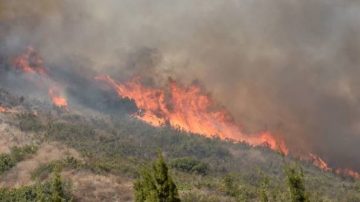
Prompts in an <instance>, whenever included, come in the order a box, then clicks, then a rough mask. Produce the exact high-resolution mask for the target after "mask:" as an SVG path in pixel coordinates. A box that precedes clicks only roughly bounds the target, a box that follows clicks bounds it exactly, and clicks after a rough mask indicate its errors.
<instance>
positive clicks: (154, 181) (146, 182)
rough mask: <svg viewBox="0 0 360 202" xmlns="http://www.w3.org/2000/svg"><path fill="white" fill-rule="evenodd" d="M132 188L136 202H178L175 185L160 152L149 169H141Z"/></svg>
mask: <svg viewBox="0 0 360 202" xmlns="http://www.w3.org/2000/svg"><path fill="white" fill-rule="evenodd" d="M134 189H135V200H136V201H137V202H180V199H179V194H178V190H177V187H176V185H175V183H174V181H173V180H172V178H171V176H170V175H169V171H168V167H167V165H166V163H165V161H164V157H163V156H162V154H161V153H159V156H158V159H157V160H156V161H155V162H154V163H153V165H152V167H151V169H146V168H144V169H143V170H142V171H141V173H140V177H139V178H138V179H137V180H136V182H135V184H134Z"/></svg>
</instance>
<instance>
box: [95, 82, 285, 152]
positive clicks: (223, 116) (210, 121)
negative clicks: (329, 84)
mask: <svg viewBox="0 0 360 202" xmlns="http://www.w3.org/2000/svg"><path fill="white" fill-rule="evenodd" d="M96 79H97V80H101V81H104V82H106V83H107V84H109V85H110V86H111V87H112V88H114V90H116V92H117V93H118V95H119V96H120V97H122V98H128V99H131V100H133V101H134V102H135V104H136V106H137V107H138V108H139V112H138V114H136V115H135V116H136V117H137V118H139V119H140V120H143V121H145V122H146V123H149V124H151V125H153V126H157V127H158V126H162V125H165V124H169V125H170V126H172V127H174V128H179V129H180V130H184V131H186V132H191V133H195V134H200V135H204V136H206V137H219V138H220V139H223V140H232V141H236V142H245V143H247V144H249V145H252V146H260V145H262V146H268V147H269V148H271V149H273V150H279V151H281V152H283V153H285V154H287V153H288V149H287V147H286V146H285V143H284V142H283V141H277V140H276V139H275V137H274V136H273V135H272V134H271V133H270V132H262V133H258V134H245V133H244V132H243V131H242V129H241V127H240V126H239V125H238V124H236V123H235V121H234V120H233V118H232V117H231V115H230V113H229V112H228V111H226V109H224V108H223V107H218V105H217V104H216V103H215V102H214V101H213V99H212V98H211V97H210V96H209V95H208V94H206V93H204V92H203V90H202V89H201V88H200V87H199V86H198V85H195V84H192V85H191V86H188V87H184V86H182V85H180V84H178V83H177V82H176V81H174V80H172V79H170V80H169V82H168V86H167V88H166V89H161V88H153V87H147V86H145V85H143V84H142V83H141V79H140V78H138V77H135V78H133V79H132V80H130V81H129V82H127V83H124V84H120V83H117V82H116V81H114V80H113V79H112V78H111V77H109V76H98V77H96Z"/></svg>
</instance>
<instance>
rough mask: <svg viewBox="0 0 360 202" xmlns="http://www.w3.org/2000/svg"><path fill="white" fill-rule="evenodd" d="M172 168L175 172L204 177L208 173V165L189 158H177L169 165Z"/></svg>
mask: <svg viewBox="0 0 360 202" xmlns="http://www.w3.org/2000/svg"><path fill="white" fill-rule="evenodd" d="M170 166H171V167H172V168H175V169H177V170H180V171H183V172H188V173H196V174H201V175H206V174H207V173H208V172H209V165H208V164H206V163H203V162H201V161H199V160H196V159H194V158H191V157H185V158H177V159H174V160H172V162H171V163H170Z"/></svg>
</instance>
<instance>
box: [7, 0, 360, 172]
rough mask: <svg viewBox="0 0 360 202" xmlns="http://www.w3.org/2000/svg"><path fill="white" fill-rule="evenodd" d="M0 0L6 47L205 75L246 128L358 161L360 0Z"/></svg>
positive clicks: (189, 76) (349, 162)
mask: <svg viewBox="0 0 360 202" xmlns="http://www.w3.org/2000/svg"><path fill="white" fill-rule="evenodd" d="M0 2H3V3H2V4H3V5H2V7H0V9H2V10H1V11H0V12H2V13H3V15H2V16H1V21H2V24H4V25H2V26H5V27H6V28H7V29H6V31H5V29H4V31H3V29H2V30H1V32H2V33H1V35H0V36H1V40H2V41H1V44H2V47H1V49H2V50H1V51H4V50H9V51H14V50H17V49H19V48H21V47H23V46H26V45H28V44H32V45H33V46H35V47H36V48H38V49H39V51H40V52H41V54H42V55H43V57H44V58H45V60H46V61H48V63H49V64H56V66H57V67H58V68H62V67H64V66H69V67H70V69H71V68H72V66H71V65H67V64H66V63H67V62H64V61H68V59H69V58H71V59H72V60H76V61H77V63H78V64H81V66H84V67H85V68H84V69H87V70H88V71H89V72H97V73H108V74H110V75H112V76H113V77H115V78H117V79H119V80H121V79H126V78H129V76H131V75H133V74H135V73H138V74H139V73H140V74H142V75H146V76H150V77H151V76H154V75H156V78H166V77H167V76H172V77H174V78H176V79H177V80H180V81H182V82H184V83H187V82H191V81H192V80H199V81H200V82H202V83H203V84H204V85H205V86H206V88H207V89H208V90H209V91H210V92H211V93H212V94H213V96H214V98H215V99H216V100H218V101H219V102H220V103H222V104H223V105H225V106H226V107H227V108H228V109H229V111H231V113H232V114H233V115H234V117H235V119H236V120H237V121H238V122H239V123H241V124H242V125H243V126H244V127H245V128H246V129H247V130H249V131H258V130H264V129H269V130H271V131H273V132H275V134H277V135H278V136H281V137H283V138H284V139H285V140H286V142H287V144H288V145H289V147H290V148H291V149H292V150H293V151H296V152H299V153H303V154H304V153H305V154H306V153H308V152H313V153H316V154H319V156H321V157H322V158H324V159H325V160H326V161H328V162H329V163H330V165H331V166H335V167H336V166H339V167H350V168H353V169H357V170H360V157H359V151H358V145H359V144H360V102H359V101H360V79H359V78H358V77H359V76H360V3H359V1H356V0H342V1H338V0H301V1H300V0H227V1H218V0H209V1H195V0H181V1H168V0H154V1H148V0H101V1H99V0H86V1H73V0H65V1H55V0H53V1H45V0H43V1H41V0H33V1H26V2H32V3H23V2H24V1H21V0H12V1H6V0H2V1H0ZM9 22H11V23H9ZM66 58H67V59H66ZM69 67H68V68H69ZM81 72H84V71H81ZM94 74H95V73H94ZM158 82H159V83H161V80H159V81H158Z"/></svg>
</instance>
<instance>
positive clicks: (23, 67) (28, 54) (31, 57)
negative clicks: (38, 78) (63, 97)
mask: <svg viewBox="0 0 360 202" xmlns="http://www.w3.org/2000/svg"><path fill="white" fill-rule="evenodd" d="M14 66H15V68H16V69H18V70H20V71H22V72H25V73H36V74H41V75H45V74H46V68H45V67H44V62H43V60H42V58H41V57H40V56H39V54H38V53H37V52H36V51H35V50H34V49H33V48H32V47H28V48H27V49H26V51H25V52H24V53H23V54H21V55H20V56H18V57H16V58H15V60H14Z"/></svg>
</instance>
